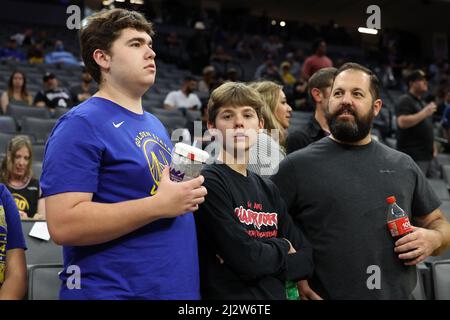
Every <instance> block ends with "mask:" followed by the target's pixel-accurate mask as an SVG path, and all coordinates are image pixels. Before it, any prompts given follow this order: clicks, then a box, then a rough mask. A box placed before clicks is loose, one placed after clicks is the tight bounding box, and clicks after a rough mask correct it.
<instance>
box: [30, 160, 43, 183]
mask: <svg viewBox="0 0 450 320" xmlns="http://www.w3.org/2000/svg"><path fill="white" fill-rule="evenodd" d="M32 169H33V176H34V177H35V178H36V179H41V174H42V162H41V161H33V165H32Z"/></svg>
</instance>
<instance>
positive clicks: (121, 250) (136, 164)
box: [41, 97, 200, 299]
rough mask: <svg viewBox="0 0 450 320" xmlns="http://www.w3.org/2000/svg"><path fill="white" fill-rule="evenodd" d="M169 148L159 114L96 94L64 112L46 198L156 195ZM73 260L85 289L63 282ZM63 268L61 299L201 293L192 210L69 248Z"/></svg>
mask: <svg viewBox="0 0 450 320" xmlns="http://www.w3.org/2000/svg"><path fill="white" fill-rule="evenodd" d="M171 152H172V143H171V141H170V138H169V136H168V134H167V131H166V129H165V128H164V126H163V125H162V124H161V122H160V121H159V120H158V119H157V118H156V117H154V116H153V115H151V114H149V113H147V112H144V114H143V115H139V114H135V113H133V112H131V111H129V110H127V109H125V108H123V107H121V106H119V105H117V104H115V103H113V102H112V101H109V100H106V99H103V98H98V97H93V98H90V99H88V100H86V101H85V102H83V103H82V104H80V105H79V106H78V107H75V108H73V109H72V110H71V111H70V112H68V113H66V114H65V115H64V116H63V117H62V118H61V119H60V120H59V122H58V123H57V125H56V126H55V128H54V129H53V131H52V133H51V135H50V137H49V140H48V143H47V146H46V150H45V157H44V163H43V173H42V177H41V188H42V192H43V196H44V197H48V196H51V195H54V194H58V193H63V192H88V193H93V198H92V201H94V202H101V203H116V202H121V201H127V200H134V199H140V198H144V197H148V196H150V195H154V194H155V193H156V191H157V188H158V184H159V181H160V175H161V173H162V170H163V168H164V165H169V164H170V162H171ZM149 210H151V208H149ZM61 214H63V213H61ZM123 214H124V216H125V215H127V214H129V213H128V212H124V213H123ZM70 265H77V266H78V267H79V268H80V270H81V289H72V290H70V289H69V288H68V287H67V286H66V285H65V283H66V280H67V278H68V277H69V276H70V275H71V273H68V272H67V268H68V267H69V266H70ZM64 267H65V270H64V272H63V273H61V276H60V277H61V279H62V280H63V284H62V287H61V292H60V298H62V299H199V298H200V293H199V292H200V290H199V274H198V272H199V271H198V254H197V239H196V232H195V223H194V218H193V215H192V213H187V214H184V215H182V216H179V217H177V218H173V219H160V220H157V221H154V222H152V223H150V224H148V225H146V226H144V227H142V228H140V229H138V230H136V231H134V232H131V233H129V234H127V235H125V236H123V237H120V238H118V239H115V240H113V241H109V242H107V243H104V244H100V245H92V246H76V247H74V246H64Z"/></svg>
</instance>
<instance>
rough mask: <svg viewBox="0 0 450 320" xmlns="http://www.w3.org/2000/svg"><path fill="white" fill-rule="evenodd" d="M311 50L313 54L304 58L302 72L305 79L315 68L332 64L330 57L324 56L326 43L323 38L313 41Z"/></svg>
mask: <svg viewBox="0 0 450 320" xmlns="http://www.w3.org/2000/svg"><path fill="white" fill-rule="evenodd" d="M312 51H313V52H314V54H313V55H311V56H309V57H308V58H306V60H305V63H303V68H302V72H303V74H304V76H305V78H306V79H307V80H308V79H309V77H311V76H312V75H313V74H314V73H315V72H316V71H317V70H319V69H322V68H327V67H332V66H333V62H332V61H331V59H330V58H328V57H327V56H326V53H327V44H326V42H325V40H323V39H318V40H316V41H314V43H313V46H312Z"/></svg>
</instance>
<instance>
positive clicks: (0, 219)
mask: <svg viewBox="0 0 450 320" xmlns="http://www.w3.org/2000/svg"><path fill="white" fill-rule="evenodd" d="M1 227H3V228H5V229H6V219H5V209H3V206H1V205H0V228H1ZM0 230H1V229H0Z"/></svg>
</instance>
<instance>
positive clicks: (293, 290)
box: [286, 280, 300, 300]
mask: <svg viewBox="0 0 450 320" xmlns="http://www.w3.org/2000/svg"><path fill="white" fill-rule="evenodd" d="M286 298H287V299H288V300H300V295H299V293H298V288H297V282H295V281H290V280H287V281H286Z"/></svg>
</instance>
